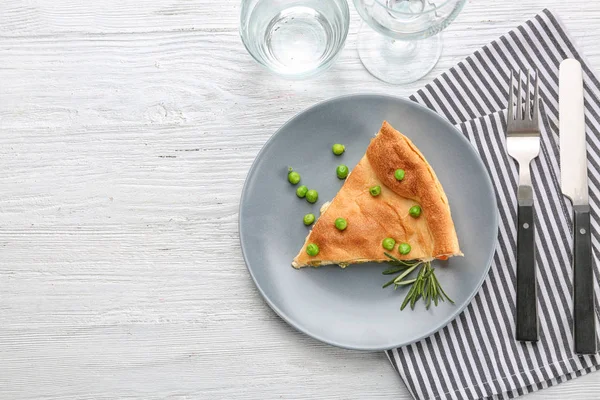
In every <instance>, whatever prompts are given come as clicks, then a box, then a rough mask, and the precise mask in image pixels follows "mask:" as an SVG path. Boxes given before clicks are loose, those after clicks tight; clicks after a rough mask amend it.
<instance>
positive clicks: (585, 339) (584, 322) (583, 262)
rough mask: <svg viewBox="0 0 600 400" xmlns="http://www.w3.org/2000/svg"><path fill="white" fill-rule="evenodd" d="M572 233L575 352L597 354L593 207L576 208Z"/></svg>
mask: <svg viewBox="0 0 600 400" xmlns="http://www.w3.org/2000/svg"><path fill="white" fill-rule="evenodd" d="M573 210H574V216H573V232H574V235H575V245H574V246H575V247H574V250H573V294H574V297H573V314H574V315H573V320H574V329H573V330H574V333H575V352H576V353H579V354H595V353H596V351H597V350H596V316H595V312H594V304H595V301H594V271H593V269H592V240H591V234H590V233H591V232H590V206H588V205H583V206H574V207H573Z"/></svg>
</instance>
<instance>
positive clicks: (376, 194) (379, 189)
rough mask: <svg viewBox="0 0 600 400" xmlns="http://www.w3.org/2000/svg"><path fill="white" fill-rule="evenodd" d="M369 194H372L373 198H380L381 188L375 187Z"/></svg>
mask: <svg viewBox="0 0 600 400" xmlns="http://www.w3.org/2000/svg"><path fill="white" fill-rule="evenodd" d="M369 193H371V196H373V197H375V196H379V195H380V194H381V186H373V187H372V188H370V189H369Z"/></svg>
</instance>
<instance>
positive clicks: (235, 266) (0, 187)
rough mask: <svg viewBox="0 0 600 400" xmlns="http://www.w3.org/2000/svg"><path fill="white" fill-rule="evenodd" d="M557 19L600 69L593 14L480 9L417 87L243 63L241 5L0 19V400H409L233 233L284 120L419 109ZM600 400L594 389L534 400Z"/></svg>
mask: <svg viewBox="0 0 600 400" xmlns="http://www.w3.org/2000/svg"><path fill="white" fill-rule="evenodd" d="M544 7H549V8H551V9H552V10H554V11H555V12H556V13H557V14H558V15H560V16H561V17H562V18H563V20H564V21H565V23H566V25H567V27H568V28H569V29H570V31H571V32H572V34H573V36H574V37H575V38H576V39H577V40H578V42H579V44H580V47H581V48H582V49H583V50H584V52H585V54H586V55H587V56H588V57H589V59H590V61H591V63H592V65H594V66H595V67H599V66H600V46H599V45H598V43H600V29H598V28H599V27H600V2H583V1H582V2H564V1H559V0H547V1H544V2H542V1H534V0H525V1H519V2H498V1H494V0H481V1H474V0H471V1H469V2H468V4H467V6H466V8H465V10H464V12H463V13H462V14H461V15H460V16H459V18H458V19H457V20H456V22H455V23H454V24H453V25H451V26H450V28H449V29H448V31H447V32H446V33H445V44H446V47H445V48H444V54H443V57H442V59H441V61H440V63H439V64H438V65H437V66H436V68H435V70H434V71H433V72H432V73H431V74H430V75H429V76H428V77H427V78H426V79H424V80H422V81H420V82H417V83H415V84H412V85H409V86H406V87H396V86H389V85H386V84H383V83H381V82H379V81H377V80H376V79H374V78H373V77H371V76H370V75H369V74H368V73H367V72H366V71H365V70H364V69H363V67H362V65H361V63H360V61H359V59H358V57H357V55H356V32H357V30H358V27H359V26H360V20H359V18H358V16H357V14H356V13H355V11H354V9H353V7H351V11H352V22H351V32H350V35H349V37H348V41H347V45H346V48H345V49H344V50H343V52H342V55H341V57H340V60H339V61H338V63H337V64H336V65H335V66H334V67H333V68H332V70H330V71H328V72H327V73H325V74H323V75H321V76H319V77H318V78H316V79H313V80H310V81H306V82H300V83H298V82H289V81H284V80H280V79H277V78H273V77H272V76H271V75H269V74H268V73H267V72H265V71H263V70H262V69H260V68H259V67H258V66H257V65H256V64H255V63H254V62H253V61H252V59H251V58H250V57H249V56H248V54H247V53H246V52H245V50H244V48H243V46H242V44H241V42H240V40H239V36H238V33H237V25H238V19H239V1H234V0H227V1H219V2H216V1H211V0H165V1H161V2H156V1H152V0H145V1H144V0H103V1H97V2H81V1H77V0H63V1H61V2H54V1H50V0H37V1H30V0H14V1H6V2H2V4H0V171H2V172H1V173H0V254H1V256H0V259H1V262H0V398H2V399H29V398H42V399H59V398H60V399H81V398H100V399H104V398H105V399H114V398H138V399H152V398H167V397H169V398H202V399H232V398H236V399H270V398H286V399H292V398H311V399H355V398H356V399H364V398H373V399H408V398H410V396H409V394H408V392H407V391H406V389H405V388H404V386H403V384H402V383H401V381H400V379H399V378H398V377H397V376H396V375H395V374H394V372H393V370H392V368H391V367H390V365H389V363H388V361H387V359H386V358H385V356H384V355H383V354H382V353H363V352H354V351H346V350H341V349H337V348H334V347H330V346H327V345H323V344H321V343H319V342H316V341H314V340H312V339H310V338H308V337H305V336H304V335H302V334H300V333H298V332H296V331H295V330H293V329H292V328H290V327H289V326H287V325H286V324H285V323H284V322H283V321H282V320H281V319H279V318H278V317H277V316H276V315H275V314H274V313H273V312H272V311H271V310H270V309H269V307H268V306H266V304H265V303H264V302H263V301H262V299H261V298H260V295H259V294H258V292H257V290H256V289H255V287H254V285H253V284H252V281H251V279H250V277H249V275H248V273H247V271H246V269H245V267H244V263H243V260H242V257H241V254H240V246H239V243H238V241H239V237H238V231H237V219H238V206H239V198H240V191H241V188H242V185H243V182H244V178H245V176H246V173H247V171H248V168H249V167H250V164H251V162H252V161H253V159H254V157H255V155H256V153H257V152H258V150H259V149H260V147H261V146H262V145H263V144H264V142H265V141H266V140H267V139H268V138H269V136H270V135H271V134H272V133H273V132H274V131H275V130H276V129H277V128H278V127H279V126H280V125H281V124H282V123H284V122H285V121H286V120H287V119H289V118H290V117H291V116H293V115H294V114H295V113H297V112H299V111H301V110H302V109H304V108H306V107H308V106H310V105H312V104H314V103H315V102H318V101H321V100H324V99H327V98H330V97H333V96H337V95H341V94H348V93H358V92H375V93H391V94H396V95H402V96H405V95H408V94H410V93H411V92H413V91H415V90H416V89H417V88H419V87H421V86H422V85H423V84H425V83H426V82H428V81H430V80H431V79H433V77H435V76H436V75H437V74H439V73H440V72H442V71H444V70H445V69H447V68H449V67H450V66H452V65H453V64H455V63H456V62H457V61H459V60H460V59H462V58H463V57H465V56H467V55H468V54H470V53H471V52H473V51H474V50H476V49H477V48H478V47H480V46H481V45H483V44H485V43H487V42H489V41H491V40H493V39H494V38H496V37H497V36H499V35H500V34H502V33H504V32H506V31H507V30H508V29H510V28H512V27H514V26H516V25H517V24H518V23H519V22H522V21H523V20H525V19H526V18H528V17H531V16H533V15H534V14H535V13H537V12H539V11H540V10H542V9H543V8H544ZM599 397H600V376H599V375H597V374H596V375H594V374H592V375H589V376H586V377H583V378H579V379H577V380H575V381H572V382H569V383H565V384H562V385H559V386H557V387H555V388H551V389H548V390H545V391H543V392H540V393H537V394H534V395H531V396H530V398H532V399H535V398H538V399H575V398H577V399H581V398H590V399H591V398H599Z"/></svg>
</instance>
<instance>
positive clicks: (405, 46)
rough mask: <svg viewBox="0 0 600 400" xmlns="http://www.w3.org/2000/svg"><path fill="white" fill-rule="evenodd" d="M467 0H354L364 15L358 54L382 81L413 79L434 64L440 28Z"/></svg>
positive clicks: (440, 42)
mask: <svg viewBox="0 0 600 400" xmlns="http://www.w3.org/2000/svg"><path fill="white" fill-rule="evenodd" d="M465 2H466V0H354V5H355V6H356V9H357V11H358V13H359V14H360V16H361V17H362V19H363V23H362V26H361V28H360V31H359V34H358V54H359V57H360V60H361V61H362V63H363V65H364V66H365V68H366V69H367V70H368V71H369V72H370V73H371V74H372V75H373V76H375V77H377V78H379V79H381V80H382V81H385V82H388V83H394V84H402V83H410V82H414V81H416V80H418V79H420V78H422V77H423V76H425V75H426V74H427V73H428V72H429V71H431V69H432V68H433V67H434V66H435V64H436V63H437V61H438V60H439V58H440V54H441V52H442V38H441V33H440V32H441V31H442V30H443V29H444V28H446V27H447V26H448V25H449V24H450V23H451V22H452V21H453V20H454V19H455V18H456V16H457V15H458V14H459V13H460V11H461V10H462V8H463V6H464V5H465Z"/></svg>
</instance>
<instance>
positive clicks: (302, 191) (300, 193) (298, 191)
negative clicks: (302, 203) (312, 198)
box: [296, 185, 308, 198]
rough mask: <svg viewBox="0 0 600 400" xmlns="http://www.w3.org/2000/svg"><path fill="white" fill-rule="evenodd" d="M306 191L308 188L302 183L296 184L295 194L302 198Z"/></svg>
mask: <svg viewBox="0 0 600 400" xmlns="http://www.w3.org/2000/svg"><path fill="white" fill-rule="evenodd" d="M306 192H308V188H307V187H306V186H304V185H300V186H298V189H296V196H298V197H300V198H303V197H304V196H306Z"/></svg>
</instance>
